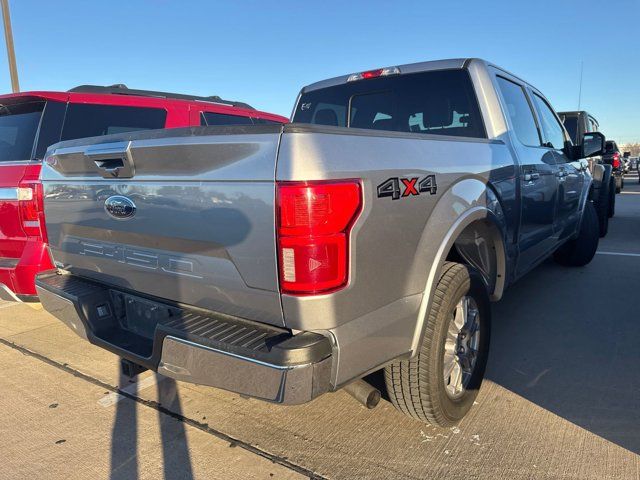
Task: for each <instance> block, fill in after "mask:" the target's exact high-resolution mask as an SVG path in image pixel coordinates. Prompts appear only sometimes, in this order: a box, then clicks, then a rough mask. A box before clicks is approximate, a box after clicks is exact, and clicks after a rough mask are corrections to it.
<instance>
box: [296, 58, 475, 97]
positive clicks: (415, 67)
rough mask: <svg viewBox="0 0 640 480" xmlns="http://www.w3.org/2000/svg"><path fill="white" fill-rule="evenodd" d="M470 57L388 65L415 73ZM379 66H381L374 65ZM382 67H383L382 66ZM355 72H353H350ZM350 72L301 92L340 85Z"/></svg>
mask: <svg viewBox="0 0 640 480" xmlns="http://www.w3.org/2000/svg"><path fill="white" fill-rule="evenodd" d="M469 60H471V59H468V58H452V59H448V60H430V61H427V62H418V63H407V64H404V65H390V67H398V68H399V69H400V72H402V73H417V72H424V71H427V70H446V69H457V68H463V67H464V66H465V64H466V63H467V61H469ZM375 68H381V67H375ZM382 68H384V67H382ZM352 73H355V72H352ZM352 73H348V74H347V75H340V76H339V77H333V78H328V79H326V80H321V81H319V82H315V83H312V84H310V85H307V86H306V87H303V89H302V92H308V91H311V90H318V89H320V88H327V87H333V86H334V85H340V84H343V83H346V82H347V79H348V78H349V76H351V75H352Z"/></svg>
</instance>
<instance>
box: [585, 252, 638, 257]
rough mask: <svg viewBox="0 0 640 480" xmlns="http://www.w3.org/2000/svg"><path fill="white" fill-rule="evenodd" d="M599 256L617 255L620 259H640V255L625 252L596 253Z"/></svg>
mask: <svg viewBox="0 0 640 480" xmlns="http://www.w3.org/2000/svg"><path fill="white" fill-rule="evenodd" d="M596 254H598V255H616V256H619V257H640V253H624V252H596Z"/></svg>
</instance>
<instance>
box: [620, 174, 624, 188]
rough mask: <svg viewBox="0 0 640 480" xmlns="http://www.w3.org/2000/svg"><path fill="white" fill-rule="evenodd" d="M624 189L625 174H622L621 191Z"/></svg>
mask: <svg viewBox="0 0 640 480" xmlns="http://www.w3.org/2000/svg"><path fill="white" fill-rule="evenodd" d="M622 190H624V174H622V178H621V179H620V191H622Z"/></svg>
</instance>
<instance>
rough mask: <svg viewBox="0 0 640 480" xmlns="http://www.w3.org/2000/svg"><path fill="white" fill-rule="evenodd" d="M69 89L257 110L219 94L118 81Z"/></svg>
mask: <svg viewBox="0 0 640 480" xmlns="http://www.w3.org/2000/svg"><path fill="white" fill-rule="evenodd" d="M68 91H69V92H74V93H103V94H110V95H133V96H137V97H154V98H171V99H175V100H189V101H198V102H210V103H220V104H223V105H229V106H232V107H239V108H244V109H246V110H255V108H253V107H252V106H251V105H249V104H247V103H243V102H238V101H235V100H224V99H222V98H220V97H219V96H217V95H211V96H208V97H202V96H196V95H185V94H183V93H170V92H158V91H155V90H138V89H132V88H129V87H127V86H126V85H124V84H122V83H117V84H115V85H108V86H102V85H79V86H77V87H74V88H72V89H70V90H68Z"/></svg>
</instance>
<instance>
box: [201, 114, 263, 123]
mask: <svg viewBox="0 0 640 480" xmlns="http://www.w3.org/2000/svg"><path fill="white" fill-rule="evenodd" d="M200 125H206V126H212V125H253V122H252V121H251V118H250V117H241V116H239V115H227V114H225V113H215V112H202V115H200Z"/></svg>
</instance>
